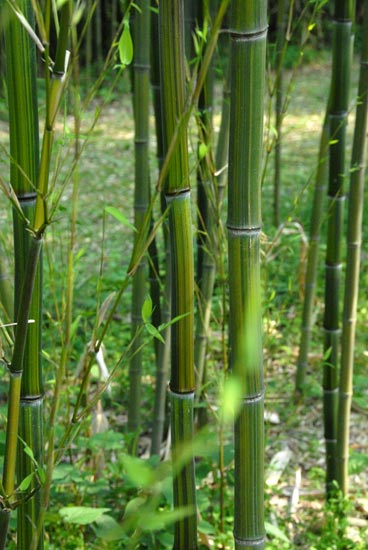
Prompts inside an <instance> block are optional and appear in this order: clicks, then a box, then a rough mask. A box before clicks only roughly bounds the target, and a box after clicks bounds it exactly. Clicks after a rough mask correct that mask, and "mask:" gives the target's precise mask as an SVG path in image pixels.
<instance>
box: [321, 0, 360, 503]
mask: <svg viewBox="0 0 368 550" xmlns="http://www.w3.org/2000/svg"><path fill="white" fill-rule="evenodd" d="M353 10H354V6H353V2H351V1H350V0H337V1H336V4H335V14H334V21H333V50H332V51H333V59H332V78H331V94H330V98H329V99H330V101H329V112H328V124H329V135H330V141H329V149H328V158H329V178H328V222H327V251H326V260H325V312H324V320H323V330H324V358H325V360H324V365H323V407H324V433H325V443H326V486H327V493H328V495H329V494H330V489H331V488H332V482H333V481H334V480H336V438H337V404H338V383H339V382H338V381H339V376H338V374H339V341H340V335H341V332H340V322H339V318H340V299H339V298H340V274H341V240H342V238H341V237H342V228H343V212H344V202H345V195H344V183H345V178H346V166H345V148H346V143H345V142H346V139H345V137H346V124H347V115H348V107H349V89H350V72H351V62H352V44H353V42H352V18H353V13H354V11H353Z"/></svg>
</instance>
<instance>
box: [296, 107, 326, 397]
mask: <svg viewBox="0 0 368 550" xmlns="http://www.w3.org/2000/svg"><path fill="white" fill-rule="evenodd" d="M327 120H328V118H327V116H326V117H325V120H324V123H323V128H322V133H321V139H320V145H319V153H318V168H317V174H316V180H315V187H314V195H313V205H312V214H311V221H310V234H309V249H308V258H307V272H306V277H305V287H304V302H303V313H302V326H301V339H300V347H299V355H298V364H297V372H296V381H295V391H296V396H297V398H299V397H300V396H301V395H302V393H303V391H304V385H305V375H306V371H307V367H308V351H309V345H310V340H311V332H312V318H313V307H314V299H315V294H316V279H317V265H318V252H319V242H320V232H321V226H322V220H323V214H324V204H325V195H326V186H327V179H328V162H327V153H328V142H329V128H328V124H327Z"/></svg>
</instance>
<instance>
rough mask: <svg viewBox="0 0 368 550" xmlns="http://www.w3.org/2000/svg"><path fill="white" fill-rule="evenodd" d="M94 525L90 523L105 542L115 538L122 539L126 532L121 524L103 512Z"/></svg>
mask: <svg viewBox="0 0 368 550" xmlns="http://www.w3.org/2000/svg"><path fill="white" fill-rule="evenodd" d="M95 523H96V525H92V529H93V530H94V532H95V534H96V536H97V537H100V538H101V539H102V540H105V541H107V542H113V541H115V540H120V539H122V538H123V537H124V536H125V535H126V533H125V529H124V528H123V526H122V525H120V524H119V523H118V522H117V521H116V520H115V519H114V518H112V517H111V516H107V515H106V514H103V515H102V516H100V517H99V518H97V519H96V521H95Z"/></svg>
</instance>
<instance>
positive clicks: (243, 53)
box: [227, 0, 267, 550]
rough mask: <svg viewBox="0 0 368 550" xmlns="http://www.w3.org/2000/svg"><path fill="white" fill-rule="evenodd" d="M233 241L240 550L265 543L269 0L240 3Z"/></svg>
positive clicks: (235, 17)
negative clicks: (264, 186)
mask: <svg viewBox="0 0 368 550" xmlns="http://www.w3.org/2000/svg"><path fill="white" fill-rule="evenodd" d="M232 8H233V9H232V17H231V31H230V41H231V42H230V43H231V75H232V77H231V119H230V146H229V190H228V200H229V204H228V221H227V227H228V244H229V298H230V313H229V319H230V323H229V330H230V349H231V355H230V367H231V370H232V373H233V376H234V377H235V379H236V380H238V382H239V384H240V387H241V392H242V398H241V403H240V412H239V415H238V416H237V418H236V419H235V503H234V508H235V512H234V514H235V522H234V540H235V549H236V550H240V549H244V548H245V549H249V550H251V549H255V548H257V549H260V550H261V549H264V548H265V532H264V510H263V483H264V481H263V478H264V473H263V468H264V466H263V462H264V427H263V407H264V383H263V358H262V319H261V298H260V286H261V285H260V236H261V223H262V221H261V175H262V174H261V172H262V150H263V147H262V142H263V102H264V91H265V55H266V36H267V3H266V2H249V3H248V4H247V6H246V9H244V3H243V2H242V1H241V0H235V2H233V5H232Z"/></svg>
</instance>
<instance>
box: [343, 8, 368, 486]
mask: <svg viewBox="0 0 368 550" xmlns="http://www.w3.org/2000/svg"><path fill="white" fill-rule="evenodd" d="M364 10H365V11H364V23H363V46H362V54H361V62H360V63H361V64H360V76H359V87H358V98H357V100H358V103H357V107H356V117H355V130H354V140H353V151H352V159H351V170H350V188H349V211H348V233H347V259H346V275H345V277H346V278H345V295H344V309H343V326H342V339H341V346H342V351H341V370H340V382H339V404H338V417H337V425H338V432H337V466H336V471H337V482H338V484H339V488H340V490H341V491H342V493H343V494H344V495H347V494H348V490H349V476H348V461H349V431H350V430H349V427H350V408H351V400H352V394H353V368H354V349H355V332H356V312H357V302H358V292H359V268H360V255H361V244H362V222H363V205H364V179H365V169H366V149H367V137H366V136H367V118H368V7H367V4H365V7H364Z"/></svg>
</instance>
